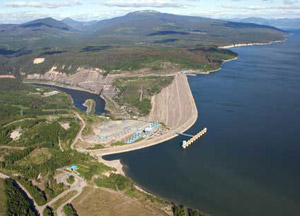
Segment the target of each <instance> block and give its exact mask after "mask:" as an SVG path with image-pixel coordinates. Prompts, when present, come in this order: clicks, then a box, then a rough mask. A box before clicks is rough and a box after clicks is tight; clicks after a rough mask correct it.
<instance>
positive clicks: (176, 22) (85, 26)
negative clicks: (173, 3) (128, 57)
mask: <svg viewBox="0 0 300 216" xmlns="http://www.w3.org/2000/svg"><path fill="white" fill-rule="evenodd" d="M284 34H285V32H284V31H282V30H280V29H277V28H275V27H270V26H267V25H258V24H253V23H241V22H232V21H224V20H217V19H209V18H203V17H195V16H180V15H174V14H167V13H160V12H156V11H137V12H132V13H129V14H127V15H125V16H121V17H116V18H112V19H107V20H102V21H98V22H95V21H92V22H79V21H75V20H73V19H71V18H66V19H64V20H62V21H58V20H55V19H53V18H45V19H38V20H34V21H31V22H27V23H24V24H21V25H0V48H1V47H2V48H4V47H6V48H9V49H14V50H18V49H20V48H24V47H25V48H29V49H38V48H45V47H48V48H49V47H53V46H69V47H71V46H75V45H76V46H86V45H91V44H92V45H93V44H95V45H98V46H99V44H100V45H101V46H117V45H149V44H157V45H158V44H159V45H161V46H163V45H168V46H181V47H193V46H195V45H203V46H220V45H228V44H233V43H252V42H270V41H273V40H281V39H283V37H284Z"/></svg>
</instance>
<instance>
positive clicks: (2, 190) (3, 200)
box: [0, 178, 7, 216]
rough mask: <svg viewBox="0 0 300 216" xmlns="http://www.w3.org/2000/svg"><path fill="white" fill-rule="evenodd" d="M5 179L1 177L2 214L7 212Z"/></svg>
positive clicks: (2, 215)
mask: <svg viewBox="0 0 300 216" xmlns="http://www.w3.org/2000/svg"><path fill="white" fill-rule="evenodd" d="M6 204H7V202H6V195H5V180H4V179H1V178H0V215H1V216H4V215H5V214H6Z"/></svg>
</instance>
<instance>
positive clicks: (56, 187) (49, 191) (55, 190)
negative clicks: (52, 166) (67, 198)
mask: <svg viewBox="0 0 300 216" xmlns="http://www.w3.org/2000/svg"><path fill="white" fill-rule="evenodd" d="M65 189H66V187H65V186H64V184H63V183H59V184H58V183H57V182H56V180H55V179H54V177H53V176H52V175H51V174H50V175H49V176H48V181H47V182H46V189H45V193H46V195H47V199H48V200H49V199H52V198H54V197H56V196H58V195H59V194H61V193H62V192H63V191H64V190H65Z"/></svg>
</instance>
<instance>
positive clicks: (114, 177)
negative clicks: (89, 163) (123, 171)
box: [95, 173, 133, 191]
mask: <svg viewBox="0 0 300 216" xmlns="http://www.w3.org/2000/svg"><path fill="white" fill-rule="evenodd" d="M95 183H96V185H97V186H99V187H106V188H110V189H113V190H122V191H123V190H126V189H129V188H132V187H133V182H132V181H131V180H129V179H128V178H126V177H124V176H122V175H120V174H114V173H111V174H110V176H109V177H106V176H105V177H99V178H97V179H96V180H95Z"/></svg>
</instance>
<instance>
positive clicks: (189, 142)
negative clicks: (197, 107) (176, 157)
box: [178, 128, 207, 149]
mask: <svg viewBox="0 0 300 216" xmlns="http://www.w3.org/2000/svg"><path fill="white" fill-rule="evenodd" d="M206 133H207V128H204V129H202V130H201V131H200V132H199V133H197V134H196V135H194V136H193V137H192V138H191V139H189V140H188V141H186V140H184V141H182V148H183V149H186V148H187V147H189V146H190V145H192V144H193V143H194V142H195V141H196V140H198V139H199V138H200V137H202V136H203V135H204V134H206ZM178 134H179V133H178ZM179 135H186V134H179ZM189 136H190V135H189Z"/></svg>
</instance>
